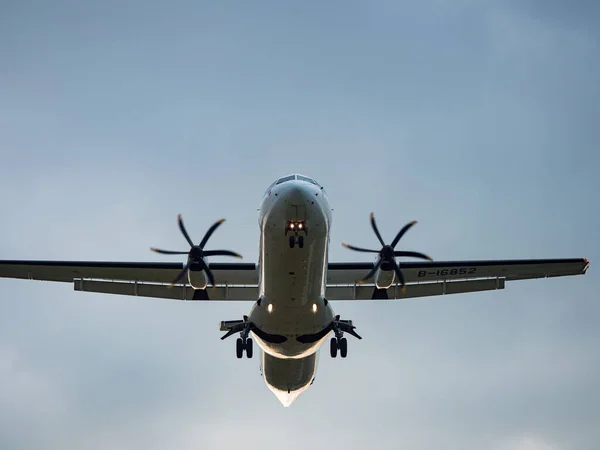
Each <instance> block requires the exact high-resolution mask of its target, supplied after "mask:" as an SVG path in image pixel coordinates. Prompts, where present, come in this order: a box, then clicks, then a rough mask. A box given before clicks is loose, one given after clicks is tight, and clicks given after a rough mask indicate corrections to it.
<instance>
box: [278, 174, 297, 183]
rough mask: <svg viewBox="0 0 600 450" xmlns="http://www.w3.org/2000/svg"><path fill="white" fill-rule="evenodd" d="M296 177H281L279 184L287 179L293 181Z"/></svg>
mask: <svg viewBox="0 0 600 450" xmlns="http://www.w3.org/2000/svg"><path fill="white" fill-rule="evenodd" d="M295 179H296V175H288V176H287V177H283V178H280V179H279V180H277V184H281V183H285V182H286V181H292V180H295Z"/></svg>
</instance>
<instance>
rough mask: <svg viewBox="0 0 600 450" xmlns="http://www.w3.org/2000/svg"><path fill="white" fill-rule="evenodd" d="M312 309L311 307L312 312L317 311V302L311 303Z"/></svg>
mask: <svg viewBox="0 0 600 450" xmlns="http://www.w3.org/2000/svg"><path fill="white" fill-rule="evenodd" d="M312 309H313V312H314V313H316V312H317V304H316V303H313V308H312Z"/></svg>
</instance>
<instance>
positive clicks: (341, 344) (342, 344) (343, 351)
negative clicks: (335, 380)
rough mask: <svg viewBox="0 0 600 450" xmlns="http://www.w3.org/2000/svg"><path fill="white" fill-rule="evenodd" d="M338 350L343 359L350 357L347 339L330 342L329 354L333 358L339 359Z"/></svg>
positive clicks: (333, 339) (336, 339) (332, 339)
mask: <svg viewBox="0 0 600 450" xmlns="http://www.w3.org/2000/svg"><path fill="white" fill-rule="evenodd" d="M338 350H339V351H340V356H341V357H342V358H345V357H346V356H348V341H347V340H346V338H345V337H343V338H341V339H338V338H331V341H329V354H330V355H331V357H332V358H335V357H337V353H338Z"/></svg>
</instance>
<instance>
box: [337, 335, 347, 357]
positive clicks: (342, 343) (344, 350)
mask: <svg viewBox="0 0 600 450" xmlns="http://www.w3.org/2000/svg"><path fill="white" fill-rule="evenodd" d="M338 347H339V349H340V356H341V357H342V358H345V357H346V356H347V355H348V341H347V340H346V338H341V339H340V341H339V342H338Z"/></svg>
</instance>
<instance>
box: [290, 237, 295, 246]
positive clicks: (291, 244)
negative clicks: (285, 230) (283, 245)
mask: <svg viewBox="0 0 600 450" xmlns="http://www.w3.org/2000/svg"><path fill="white" fill-rule="evenodd" d="M295 245H296V238H295V237H294V236H290V248H294V246H295Z"/></svg>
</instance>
